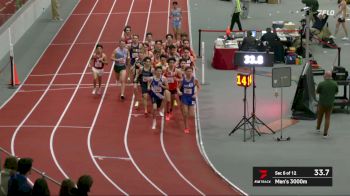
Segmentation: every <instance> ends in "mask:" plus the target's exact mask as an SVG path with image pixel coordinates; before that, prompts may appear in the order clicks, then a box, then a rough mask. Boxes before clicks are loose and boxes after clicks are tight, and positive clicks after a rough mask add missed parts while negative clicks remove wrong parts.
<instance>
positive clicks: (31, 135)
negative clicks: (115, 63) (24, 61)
mask: <svg viewBox="0 0 350 196" xmlns="http://www.w3.org/2000/svg"><path fill="white" fill-rule="evenodd" d="M179 4H180V5H181V7H182V9H183V10H184V13H183V15H184V20H183V21H184V24H183V26H184V30H186V31H188V29H189V27H188V21H187V0H179ZM113 5H114V6H113ZM168 6H169V1H166V0H100V1H96V0H84V1H80V3H79V5H78V6H77V7H76V9H75V10H74V12H73V14H72V15H71V16H70V17H69V19H68V21H67V22H66V23H65V25H64V26H63V28H62V29H61V30H60V32H59V33H58V35H57V36H56V37H55V39H54V40H53V42H52V43H51V45H50V46H49V47H48V48H47V50H46V51H45V53H44V54H43V56H42V57H41V59H40V60H39V62H38V63H37V65H36V66H35V68H34V69H33V71H32V73H31V75H30V76H29V77H28V78H27V80H26V81H25V83H24V85H23V86H21V89H20V90H19V91H18V92H17V94H16V95H15V96H14V97H13V98H12V99H11V100H10V101H9V102H8V103H7V104H6V105H5V106H3V107H2V108H1V110H0V119H1V122H0V129H1V131H0V138H1V140H0V146H1V147H4V148H5V149H7V150H9V151H10V150H11V151H12V153H15V154H16V155H17V156H20V157H32V158H33V159H34V166H35V167H37V168H40V169H41V170H43V171H45V172H46V173H47V174H48V175H50V176H51V177H53V178H55V179H58V180H59V181H61V180H62V179H64V178H65V177H70V178H72V179H74V180H76V179H78V177H79V176H80V175H82V174H90V175H91V176H92V177H93V179H94V184H93V187H92V190H91V191H92V192H91V195H116V194H186V195H189V194H190V195H194V194H196V195H198V194H230V195H232V194H238V192H236V191H235V190H233V189H232V188H231V187H230V186H229V185H228V184H226V183H225V182H224V181H222V180H221V179H220V177H219V176H217V175H216V174H215V173H214V172H213V171H212V170H211V168H210V167H209V166H208V165H207V164H206V163H205V161H204V159H203V158H202V156H201V154H200V152H199V150H198V146H197V144H196V135H195V131H194V130H195V127H194V122H193V123H192V129H191V130H192V132H191V134H189V135H186V134H184V133H183V132H182V130H183V125H182V117H181V115H180V111H179V110H178V109H176V112H175V113H176V116H175V117H174V118H173V119H172V120H171V121H169V122H166V123H165V128H164V130H162V131H160V133H158V134H153V133H152V131H151V129H150V127H151V118H145V117H144V116H143V115H137V114H138V113H139V111H134V110H130V109H131V108H130V107H131V106H132V105H131V104H133V102H134V97H133V96H132V88H131V87H127V91H126V96H127V100H126V101H124V102H120V101H119V99H118V97H119V90H120V89H119V88H117V87H116V86H115V85H108V86H107V88H104V93H103V95H102V96H92V95H91V86H89V85H90V84H91V80H92V77H91V75H90V74H89V70H88V69H87V67H86V65H87V62H88V60H89V57H90V54H91V53H92V51H93V49H94V46H95V43H97V42H101V43H104V51H105V53H106V54H107V56H109V55H110V54H111V52H112V51H113V49H114V48H115V47H116V45H115V43H117V42H118V40H119V38H120V36H121V32H122V30H123V28H124V26H125V25H126V24H129V25H131V26H132V30H133V32H134V33H138V34H139V35H140V39H141V40H142V39H143V37H144V34H145V32H153V34H154V38H155V39H163V38H164V37H165V34H166V33H167V32H168V30H167V28H166V27H167V25H168V24H167V22H168ZM149 10H150V12H149ZM90 12H91V14H90ZM147 21H148V23H147ZM147 24H148V25H147ZM105 71H106V74H105V76H104V82H105V83H107V82H108V81H109V84H114V83H115V79H114V75H110V74H113V73H111V72H110V71H111V64H109V65H108V66H107V67H106V68H105ZM72 73H75V74H72ZM79 73H80V74H79ZM83 73H84V74H83ZM40 84H41V85H40ZM130 112H131V113H130ZM157 120H158V125H157V126H158V128H159V129H160V127H161V126H160V122H161V119H160V118H159V119H157ZM128 122H129V123H128ZM37 177H38V176H37V175H35V174H32V176H31V179H32V180H34V179H35V178H37ZM49 185H50V189H51V192H52V193H53V194H56V193H57V192H58V189H59V187H58V186H56V185H54V184H52V183H49Z"/></svg>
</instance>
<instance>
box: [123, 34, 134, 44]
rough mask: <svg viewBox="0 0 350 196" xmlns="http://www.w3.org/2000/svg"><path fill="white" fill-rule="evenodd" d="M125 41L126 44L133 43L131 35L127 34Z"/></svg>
mask: <svg viewBox="0 0 350 196" xmlns="http://www.w3.org/2000/svg"><path fill="white" fill-rule="evenodd" d="M124 41H125V43H126V44H131V42H132V38H131V36H127V35H125V36H124Z"/></svg>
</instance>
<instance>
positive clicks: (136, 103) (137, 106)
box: [135, 101, 139, 109]
mask: <svg viewBox="0 0 350 196" xmlns="http://www.w3.org/2000/svg"><path fill="white" fill-rule="evenodd" d="M135 108H136V109H138V108H139V101H136V102H135Z"/></svg>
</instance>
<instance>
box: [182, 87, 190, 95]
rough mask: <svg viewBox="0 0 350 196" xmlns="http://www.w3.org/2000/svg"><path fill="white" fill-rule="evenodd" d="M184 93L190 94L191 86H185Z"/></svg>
mask: <svg viewBox="0 0 350 196" xmlns="http://www.w3.org/2000/svg"><path fill="white" fill-rule="evenodd" d="M184 93H185V94H188V95H192V89H191V88H185V89H184Z"/></svg>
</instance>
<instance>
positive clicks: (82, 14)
mask: <svg viewBox="0 0 350 196" xmlns="http://www.w3.org/2000/svg"><path fill="white" fill-rule="evenodd" d="M182 12H188V11H187V10H183V11H182ZM127 13H128V12H113V13H112V15H122V14H127ZM131 13H132V14H148V13H151V14H166V13H168V11H166V10H164V11H152V12H146V11H143V12H142V11H141V12H131ZM106 14H108V13H104V12H97V13H93V15H106ZM72 15H74V16H84V15H87V14H86V13H77V14H72Z"/></svg>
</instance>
